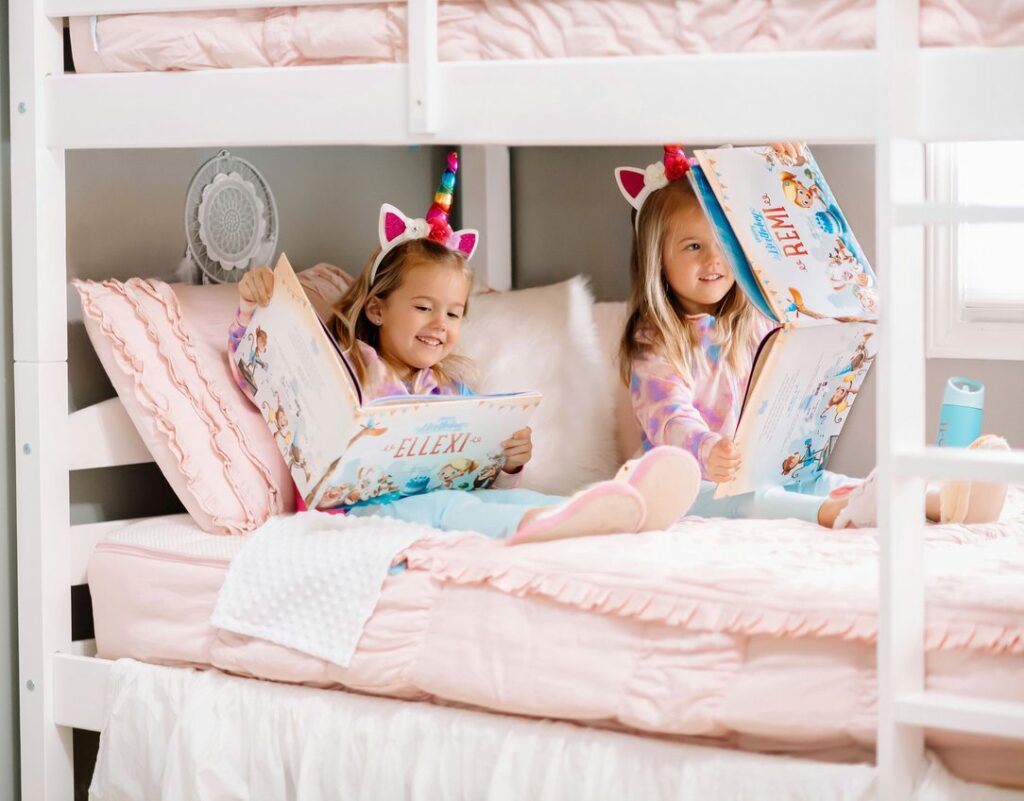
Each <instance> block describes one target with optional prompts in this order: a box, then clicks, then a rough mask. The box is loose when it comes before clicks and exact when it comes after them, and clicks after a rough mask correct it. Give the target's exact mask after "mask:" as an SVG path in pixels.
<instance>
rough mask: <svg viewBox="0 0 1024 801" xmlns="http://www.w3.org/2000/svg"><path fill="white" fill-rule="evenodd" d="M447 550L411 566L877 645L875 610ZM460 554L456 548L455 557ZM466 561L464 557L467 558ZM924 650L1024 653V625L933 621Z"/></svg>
mask: <svg viewBox="0 0 1024 801" xmlns="http://www.w3.org/2000/svg"><path fill="white" fill-rule="evenodd" d="M448 550H449V549H448V548H446V547H444V546H442V547H441V548H436V547H431V546H430V545H429V544H421V545H415V546H413V547H412V548H410V549H409V551H408V552H407V553H406V554H405V557H406V558H407V560H408V563H409V566H410V567H411V568H415V569H423V570H428V571H430V572H431V574H432V575H433V576H434V577H435V578H436V579H437V580H440V581H443V582H450V583H452V584H458V585H487V586H490V587H493V588H494V589H496V590H498V591H500V592H504V593H507V594H509V595H516V596H520V597H527V596H533V597H540V598H546V599H548V600H550V601H554V602H556V603H560V604H564V605H565V606H572V607H575V608H577V609H581V610H583V611H587V612H593V613H596V614H602V615H614V616H618V617H628V618H634V619H636V620H641V621H644V622H657V623H664V624H666V625H669V626H676V627H680V628H686V629H693V630H700V631H717V632H725V633H732V634H746V635H753V634H761V635H770V636H774V637H838V638H840V639H843V640H856V641H863V642H875V641H876V640H877V638H878V617H877V615H876V614H874V613H864V612H856V611H837V610H814V609H803V610H785V609H769V608H763V607H754V606H751V605H748V604H744V603H741V602H730V601H724V600H710V599H707V598H689V597H685V596H681V595H674V594H671V593H666V592H659V591H657V590H647V589H639V588H631V587H615V586H601V585H597V584H595V583H593V582H591V581H587V580H585V579H581V578H579V577H577V576H568V575H558V574H544V573H539V572H535V571H532V570H529V569H526V568H523V567H521V566H517V565H500V564H493V563H492V564H465V562H464V561H463V563H462V564H454V563H453V562H452V561H449V560H448V559H446V558H445V553H446V552H447V551H448ZM457 553H458V552H457V551H455V552H454V553H453V556H454V555H455V554H457ZM462 556H463V558H464V557H465V554H462ZM930 618H931V619H930V620H929V621H928V624H927V634H926V649H927V650H929V651H952V650H970V651H986V652H991V653H1012V654H1019V653H1024V620H1021V621H1017V622H1014V623H1007V624H1000V623H994V622H985V621H971V620H964V619H958V618H955V617H952V616H950V617H947V616H946V615H944V614H943V615H935V614H932V615H931V616H930Z"/></svg>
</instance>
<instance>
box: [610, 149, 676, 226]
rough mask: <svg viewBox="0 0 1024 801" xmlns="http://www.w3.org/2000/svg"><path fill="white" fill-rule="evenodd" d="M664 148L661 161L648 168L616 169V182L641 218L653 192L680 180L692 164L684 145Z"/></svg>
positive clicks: (638, 217)
mask: <svg viewBox="0 0 1024 801" xmlns="http://www.w3.org/2000/svg"><path fill="white" fill-rule="evenodd" d="M663 149H664V155H663V156H662V159H661V161H656V162H654V163H653V164H649V165H647V169H646V170H641V169H639V168H638V167H617V168H616V170H615V183H616V184H618V186H619V191H620V192H622V196H623V197H624V198H626V202H627V203H629V205H630V206H632V207H633V208H634V209H636V212H637V219H640V208H641V207H642V206H643V205H644V201H646V200H647V198H648V197H650V195H651V193H652V192H656V191H657V190H659V189H661V188H662V187H663V186H668V184H669V182H670V181H677V180H679V179H680V178H682V177H683V176H685V175H686V173H688V172H689V171H690V167H691V166H692V165H691V163H690V160H689V159H688V158H687V157H686V153H684V152H683V146H682V145H665V146H664V148H663ZM694 163H696V162H694Z"/></svg>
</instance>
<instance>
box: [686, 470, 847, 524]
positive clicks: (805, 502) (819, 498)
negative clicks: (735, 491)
mask: <svg viewBox="0 0 1024 801" xmlns="http://www.w3.org/2000/svg"><path fill="white" fill-rule="evenodd" d="M855 483H858V479H851V478H847V477H846V476H843V475H840V474H838V473H829V472H825V473H823V474H822V475H821V477H820V478H819V479H818V480H817V481H814V482H810V483H808V484H803V485H800V486H798V487H793V488H791V489H783V488H781V487H774V488H772V489H767V490H758V491H756V492H748V493H745V494H743V495H734V496H732V497H731V498H722V499H720V500H715V498H714V494H715V488H716V487H717V485H716V484H714V483H712V482H710V481H702V482H701V489H700V492H699V493H698V494H697V500H696V501H694V504H693V506H692V507H691V508H690V514H691V515H697V516H698V517H730V518H751V519H764V520H782V519H786V518H796V519H798V520H806V521H808V522H810V523H821V524H822V525H824V522H823V521H822V520H821V519H820V518H819V512H820V511H821V510H822V508H823V506H825V505H826V504H828V499H827V497H826V496H827V495H828V493H829V492H831V491H832V490H834V489H836V488H838V487H840V486H844V485H846V484H855Z"/></svg>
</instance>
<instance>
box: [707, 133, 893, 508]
mask: <svg viewBox="0 0 1024 801" xmlns="http://www.w3.org/2000/svg"><path fill="white" fill-rule="evenodd" d="M695 155H696V158H697V161H698V164H699V166H698V167H695V168H694V169H693V170H691V175H690V181H691V184H692V186H693V187H694V190H695V192H696V194H697V197H698V198H699V200H700V202H701V204H702V206H703V207H704V210H705V212H706V213H707V216H708V219H709V220H710V221H711V224H712V228H713V229H714V231H715V233H716V235H717V237H718V239H719V242H720V244H721V247H722V250H723V252H724V253H725V256H726V258H727V259H728V260H729V262H730V265H731V267H732V269H733V272H734V274H735V275H736V281H737V284H738V285H739V286H740V288H741V289H742V290H743V292H744V293H745V294H746V295H747V297H748V298H749V299H750V301H751V302H752V303H753V304H754V306H755V307H756V308H757V309H758V310H759V311H760V312H761V313H762V314H764V315H765V316H766V317H768V318H769V319H772V320H774V321H776V322H777V323H779V328H777V329H776V330H774V331H772V332H770V333H769V334H768V336H767V337H765V339H764V341H763V342H762V343H761V346H760V347H759V349H758V352H757V355H756V357H755V360H754V365H753V369H752V371H751V378H750V381H749V384H748V388H747V394H746V398H745V399H744V404H743V410H742V413H741V416H740V421H739V424H738V426H737V429H736V432H735V435H734V437H733V439H734V441H735V442H736V444H737V447H738V449H739V451H740V454H741V455H742V457H743V464H742V467H741V469H740V471H739V473H738V474H737V476H736V478H735V479H734V480H733V481H731V482H729V483H727V484H720V485H719V486H718V488H717V490H716V492H715V497H716V498H724V497H729V496H732V495H738V494H741V493H745V492H751V491H753V490H756V489H763V488H766V487H771V486H781V487H793V486H796V485H800V484H805V483H809V482H812V481H814V480H815V479H816V478H818V477H819V476H820V475H821V473H822V472H823V471H824V470H825V468H826V466H827V464H828V461H829V457H830V456H831V454H832V451H833V449H834V447H835V444H836V441H837V439H838V437H839V433H840V431H841V430H842V427H843V424H844V423H845V422H846V419H847V416H848V414H849V410H850V408H851V407H852V405H853V403H854V402H855V400H856V398H857V395H858V393H859V392H860V388H861V385H862V384H863V382H864V378H865V377H866V375H867V373H868V370H869V369H870V367H871V364H872V363H873V362H874V359H875V356H876V354H877V347H878V339H877V337H876V336H875V323H876V321H877V315H878V295H877V282H876V279H875V274H874V272H873V270H872V269H871V265H870V264H869V263H868V261H867V258H866V257H865V255H864V252H863V250H862V249H861V247H860V243H859V242H858V241H857V238H856V236H855V235H854V233H853V231H852V230H851V229H850V226H849V223H848V222H847V220H846V217H845V216H844V215H843V213H842V210H841V209H840V208H839V204H838V203H837V202H836V199H835V196H834V195H833V194H832V190H831V189H830V188H829V186H828V183H827V182H826V181H825V179H824V176H823V175H822V173H821V170H820V168H819V167H818V164H817V162H816V161H815V160H814V156H813V154H811V152H810V150H809V149H807V148H804V149H803V153H802V154H801V156H800V157H799V158H798V159H795V160H793V159H789V158H787V157H783V156H780V155H779V154H777V153H776V152H775V151H774V150H773V149H772V148H770V147H744V148H723V149H717V150H698V151H696V152H695Z"/></svg>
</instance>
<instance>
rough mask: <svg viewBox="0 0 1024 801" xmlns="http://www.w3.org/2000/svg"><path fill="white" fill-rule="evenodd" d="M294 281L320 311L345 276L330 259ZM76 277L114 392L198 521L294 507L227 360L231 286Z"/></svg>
mask: <svg viewBox="0 0 1024 801" xmlns="http://www.w3.org/2000/svg"><path fill="white" fill-rule="evenodd" d="M300 280H301V281H302V282H303V284H304V285H305V286H306V287H307V291H308V292H309V294H310V296H311V300H313V302H314V305H316V306H317V307H318V309H319V310H321V311H322V310H324V309H329V308H330V306H331V305H333V303H334V302H335V301H336V300H337V299H338V298H339V297H340V295H341V294H342V293H343V292H344V290H345V288H346V287H347V286H348V284H349V283H351V279H350V278H349V277H348V276H347V275H345V273H344V272H342V271H341V270H339V269H338V268H336V267H331V266H330V265H317V267H315V268H313V269H312V270H306V271H304V272H303V273H300ZM74 285H75V288H76V289H77V290H78V292H79V294H80V296H81V298H82V310H83V319H84V322H85V328H86V331H87V332H88V335H89V339H90V341H91V342H92V345H93V347H94V348H95V349H96V353H97V354H98V356H99V358H100V361H101V362H102V364H103V367H104V369H105V370H106V372H107V375H108V376H109V377H110V381H111V383H112V384H113V385H114V389H115V390H116V391H117V394H118V397H119V398H120V399H121V402H122V403H123V404H124V407H125V410H126V411H127V413H128V416H129V417H130V418H131V420H132V422H133V423H134V424H135V428H136V429H137V430H138V432H139V435H140V436H141V438H142V441H143V442H144V443H145V444H146V446H147V447H148V448H149V451H150V453H151V454H152V455H153V460H154V461H155V462H156V463H157V465H158V466H159V467H160V470H161V471H162V472H163V474H164V477H165V478H166V479H167V481H168V483H169V484H170V485H171V487H172V489H173V490H174V491H175V493H176V494H177V496H178V498H179V499H180V500H181V502H182V504H183V505H184V506H185V508H186V509H187V510H188V512H189V514H191V515H192V517H193V518H194V519H195V521H196V524H197V525H199V526H200V527H201V528H203V529H204V530H205V531H209V532H214V533H224V534H240V533H243V532H246V531H250V530H251V529H254V528H256V527H257V526H259V525H261V524H262V523H263V522H264V521H266V519H267V518H269V517H270V516H271V515H275V514H278V513H281V512H288V511H291V510H293V509H294V500H293V496H292V481H291V476H290V474H289V472H288V468H287V467H286V465H285V463H284V460H283V459H282V458H281V455H280V453H279V452H278V450H277V446H276V445H275V444H274V440H273V437H272V436H271V435H270V432H269V430H268V429H267V426H266V423H265V421H264V420H263V416H262V415H261V414H260V412H259V411H258V410H257V409H256V407H255V406H253V405H252V404H251V403H250V402H249V400H248V399H247V398H246V397H245V395H243V394H242V392H241V390H239V388H238V386H237V385H236V384H235V382H234V380H233V378H232V376H231V371H230V368H229V367H228V360H227V341H228V336H227V332H228V326H229V325H230V323H231V320H232V319H233V317H234V313H235V308H236V307H237V305H238V289H237V287H235V286H234V285H230V284H226V285H215V286H189V285H180V284H179V285H173V286H172V285H168V284H165V283H164V282H162V281H155V280H143V279H141V278H131V279H129V280H127V281H124V282H121V281H113V280H110V281H103V282H95V281H75V282H74Z"/></svg>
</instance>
